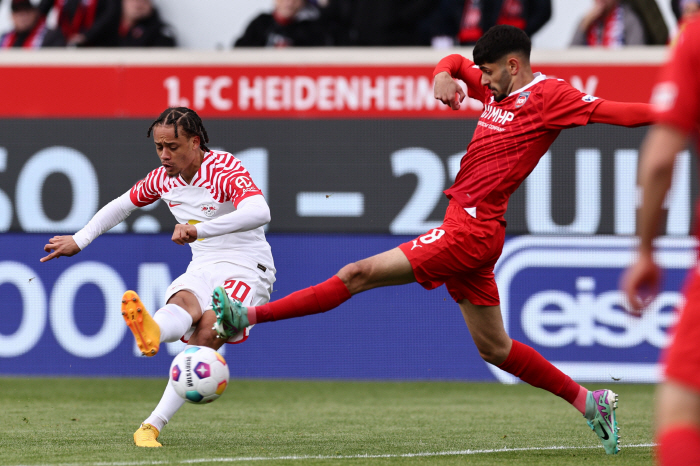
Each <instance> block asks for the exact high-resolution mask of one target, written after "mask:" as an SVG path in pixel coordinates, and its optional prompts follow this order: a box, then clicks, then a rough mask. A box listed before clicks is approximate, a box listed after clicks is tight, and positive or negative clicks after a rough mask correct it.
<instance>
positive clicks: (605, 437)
mask: <svg viewBox="0 0 700 466" xmlns="http://www.w3.org/2000/svg"><path fill="white" fill-rule="evenodd" d="M616 409H617V394H616V393H614V392H613V391H612V390H596V391H594V392H588V396H587V398H586V414H585V415H584V417H585V418H586V421H587V422H588V426H589V427H590V428H591V429H592V430H593V432H595V433H596V435H598V437H600V441H601V442H603V447H604V448H605V453H607V454H608V455H615V454H617V453H619V452H620V428H619V427H618V425H617V418H616V416H615V410H616Z"/></svg>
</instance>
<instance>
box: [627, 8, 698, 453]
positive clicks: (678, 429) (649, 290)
mask: <svg viewBox="0 0 700 466" xmlns="http://www.w3.org/2000/svg"><path fill="white" fill-rule="evenodd" d="M698 76H700V20H698V19H695V20H692V21H691V22H690V23H688V24H687V26H686V27H685V28H684V29H683V31H682V32H681V35H680V36H679V37H678V40H677V43H676V47H675V48H674V50H673V53H672V55H671V58H670V60H669V62H668V64H667V65H666V66H664V67H663V72H662V77H661V79H660V81H659V83H658V84H657V85H656V87H655V88H654V92H653V95H652V104H653V105H654V108H655V110H656V112H657V121H656V124H655V125H654V127H653V128H652V129H651V130H650V131H649V134H648V135H647V137H646V139H645V140H644V143H643V145H642V150H641V155H640V159H641V161H640V165H639V185H640V187H641V188H642V190H643V193H644V194H643V199H642V206H641V208H640V211H639V218H638V229H639V231H638V234H639V239H640V242H639V248H638V256H637V260H636V262H635V263H634V264H633V265H632V266H631V267H630V268H629V269H628V270H627V271H626V273H625V275H624V277H623V279H622V288H623V290H624V291H625V293H626V295H627V298H628V299H629V301H630V304H631V306H632V309H633V310H634V311H635V312H640V311H641V310H642V309H643V308H644V307H645V306H646V305H647V304H649V302H650V301H651V300H652V299H653V297H654V296H655V295H656V293H657V291H658V289H659V284H660V281H661V271H660V269H659V267H658V265H657V264H656V263H655V262H654V257H653V252H654V245H653V240H654V238H655V237H656V235H657V234H658V231H659V230H658V226H659V224H660V221H661V220H660V219H661V209H662V205H663V202H664V199H665V197H666V193H667V191H668V189H669V187H670V186H671V180H672V174H673V166H674V162H675V158H676V154H678V152H680V151H682V150H683V149H685V147H686V145H687V143H688V139H689V137H690V136H691V135H697V132H698V127H699V125H700V81H698V78H697V77H698ZM698 271H699V269H698V268H695V269H693V270H691V271H690V273H689V275H688V279H687V282H686V285H685V289H684V297H685V304H684V305H683V307H682V308H681V309H680V320H679V322H678V324H677V325H676V328H675V329H674V330H673V333H674V336H673V340H672V342H671V344H670V346H669V347H668V348H667V350H666V352H665V354H664V355H663V356H662V361H663V363H664V365H665V375H666V380H665V381H664V382H663V383H662V384H661V385H660V386H659V389H658V394H657V397H656V400H657V401H656V436H657V442H658V447H657V455H656V458H657V461H658V463H659V464H661V465H664V466H666V465H685V466H687V465H700V349H699V347H698V342H699V341H700V274H699V273H698Z"/></svg>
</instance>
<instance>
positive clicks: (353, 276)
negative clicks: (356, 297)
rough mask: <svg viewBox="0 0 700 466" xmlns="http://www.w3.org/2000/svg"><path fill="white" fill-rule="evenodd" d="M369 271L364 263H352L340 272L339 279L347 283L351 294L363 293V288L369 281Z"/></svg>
mask: <svg viewBox="0 0 700 466" xmlns="http://www.w3.org/2000/svg"><path fill="white" fill-rule="evenodd" d="M368 275H369V274H368V271H367V270H366V267H363V265H362V262H352V263H350V264H348V265H346V266H345V267H343V268H342V269H340V270H339V271H338V277H339V278H340V279H341V280H342V281H343V283H345V286H346V287H347V288H348V290H349V291H350V293H351V294H355V293H359V292H360V291H363V290H362V288H363V286H364V284H365V282H366V281H367V277H368Z"/></svg>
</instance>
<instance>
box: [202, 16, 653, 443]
mask: <svg viewBox="0 0 700 466" xmlns="http://www.w3.org/2000/svg"><path fill="white" fill-rule="evenodd" d="M530 49H531V44H530V39H529V38H528V37H527V35H526V34H525V33H524V32H523V31H522V30H521V29H518V28H516V27H513V26H506V25H499V26H495V27H493V28H491V29H490V30H489V31H488V32H487V33H486V34H484V35H483V36H482V37H481V38H480V39H479V41H478V42H477V44H476V46H475V47H474V51H473V53H474V61H471V60H468V59H467V58H465V57H462V56H461V55H450V56H448V57H445V58H443V59H442V60H441V61H440V62H439V63H438V65H437V67H436V68H435V71H434V76H435V86H434V93H435V98H436V99H438V100H440V101H441V102H443V103H445V104H447V105H449V106H450V107H451V108H452V109H454V110H456V109H458V108H459V107H460V103H461V102H462V101H463V99H464V98H465V97H466V94H465V93H464V91H463V90H462V87H461V86H460V85H459V84H458V83H457V82H455V78H456V79H460V80H462V81H463V82H465V83H466V85H467V89H468V93H469V96H470V97H472V98H475V99H478V100H480V101H481V102H483V104H484V112H483V113H482V115H481V116H480V118H479V121H478V123H477V127H476V129H475V131H474V135H473V136H472V139H471V142H470V143H469V146H468V148H467V153H466V154H465V155H464V157H463V158H462V160H461V164H460V170H459V172H458V174H457V177H456V178H455V182H454V184H453V185H452V187H450V188H449V189H448V190H446V191H445V194H446V195H447V197H448V198H449V199H450V204H449V207H448V212H447V215H446V216H445V222H444V224H443V225H442V226H440V227H439V228H437V229H434V230H431V231H428V232H426V233H425V234H424V235H421V236H419V237H418V238H416V239H415V240H412V241H410V242H408V243H406V244H403V245H401V246H399V247H397V248H394V249H391V250H389V251H386V252H383V253H381V254H378V255H376V256H373V257H370V258H367V259H363V260H360V261H358V262H354V263H352V264H348V265H346V266H345V267H343V268H342V269H340V271H339V272H338V273H337V274H336V275H334V276H333V277H331V278H330V279H329V280H327V281H325V282H323V283H320V284H318V285H315V286H312V287H309V288H306V289H304V290H301V291H297V292H295V293H292V294H291V295H289V296H286V297H284V298H282V299H279V300H277V301H274V302H272V303H268V304H265V305H261V306H255V307H247V308H246V307H245V306H243V305H241V304H240V303H238V302H235V301H233V302H226V301H224V302H223V303H222V305H220V306H218V308H216V309H215V312H216V313H217V327H218V328H219V327H220V328H224V329H230V330H231V331H234V330H236V329H238V328H242V327H245V326H246V325H249V324H253V323H262V322H268V321H273V320H281V319H288V318H292V317H300V316H305V315H310V314H316V313H319V312H325V311H328V310H330V309H333V308H335V307H337V306H339V305H341V304H342V303H343V302H345V301H346V300H348V299H349V298H350V297H351V296H352V295H354V294H357V293H361V292H363V291H367V290H370V289H372V288H377V287H381V286H391V285H403V284H406V283H412V282H416V281H417V282H419V283H421V284H422V285H423V286H424V287H426V288H435V287H436V286H439V285H440V284H442V283H445V285H446V286H447V288H448V290H449V291H450V293H451V295H452V297H453V298H455V300H456V301H457V304H458V305H459V308H460V310H461V312H462V315H463V317H464V320H465V322H466V324H467V327H469V333H470V335H471V337H472V339H473V340H474V343H475V344H476V347H477V349H478V350H479V354H480V355H481V357H482V358H483V359H484V360H485V361H486V362H488V363H490V364H493V365H495V366H497V367H499V368H500V369H502V370H504V371H506V372H509V373H511V374H513V375H515V376H517V377H519V378H520V379H521V380H523V381H525V382H527V383H529V384H530V385H533V386H535V387H539V388H542V389H544V390H548V391H549V392H551V393H554V394H555V395H558V396H560V397H562V398H563V399H564V400H566V401H567V402H569V403H571V404H572V405H573V406H574V407H575V408H576V409H577V410H578V411H579V412H580V413H581V414H583V415H584V416H585V419H586V421H587V423H588V425H589V427H590V428H591V429H593V431H594V432H595V433H596V434H597V435H598V437H599V438H600V439H601V441H602V443H603V446H604V447H605V451H606V452H607V453H609V454H614V453H617V452H618V451H619V436H618V427H617V421H616V417H615V407H616V406H617V395H616V394H615V393H613V392H612V391H611V390H596V391H588V390H587V389H586V388H584V387H582V386H580V385H579V384H577V383H576V382H574V381H573V380H572V379H571V378H570V377H569V376H567V375H566V374H564V373H563V372H561V371H560V370H559V369H557V368H556V367H554V366H553V365H552V364H551V363H550V362H548V361H547V360H546V359H545V358H544V357H543V356H542V355H541V354H539V353H538V352H537V351H535V350H534V349H533V348H531V347H529V346H527V345H525V344H523V343H520V342H518V341H515V340H512V339H511V338H510V337H509V336H508V334H507V333H506V330H505V328H504V325H503V318H502V316H501V308H500V306H499V301H498V291H497V289H496V284H495V281H494V277H493V265H494V264H495V262H496V260H497V259H498V256H499V255H500V254H501V249H502V247H503V241H504V238H505V220H504V214H505V211H506V207H507V205H508V199H509V197H510V195H511V194H512V193H513V192H514V191H515V190H516V189H517V188H518V186H519V185H520V184H521V183H522V182H523V180H524V179H525V178H526V177H527V175H528V174H529V173H530V172H531V171H532V170H533V169H534V168H535V166H536V165H537V163H538V161H539V159H540V158H541V157H542V156H543V155H544V154H545V153H546V152H547V150H548V148H549V146H550V145H551V144H552V142H554V140H555V139H556V138H557V136H558V135H559V132H560V131H561V130H562V129H565V128H571V127H575V126H582V125H586V124H588V123H609V124H616V125H621V126H641V125H646V124H650V123H651V121H652V120H651V106H650V105H649V104H643V103H621V102H611V101H607V100H603V99H598V98H597V97H594V96H591V95H587V94H584V93H582V92H580V91H578V90H576V89H574V88H573V87H571V86H570V85H569V84H567V83H566V82H564V81H563V80H558V79H548V78H547V77H546V76H544V75H542V74H540V73H533V72H532V69H531V68H530ZM227 335H228V332H222V333H220V336H222V337H227Z"/></svg>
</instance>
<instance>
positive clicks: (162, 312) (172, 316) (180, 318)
mask: <svg viewBox="0 0 700 466" xmlns="http://www.w3.org/2000/svg"><path fill="white" fill-rule="evenodd" d="M201 315H202V310H201V307H200V305H199V302H198V301H197V298H195V296H194V295H193V294H192V293H190V292H189V291H185V290H183V291H179V292H177V293H175V294H174V295H173V296H171V297H170V299H169V300H168V304H166V305H165V306H163V307H162V308H160V309H159V310H158V311H156V313H155V314H154V315H153V317H151V315H150V314H149V313H148V311H147V310H146V307H145V306H144V305H143V303H142V302H141V299H140V298H139V296H138V295H137V294H136V292H134V291H131V290H129V291H127V292H126V293H124V296H123V297H122V316H123V317H124V321H125V322H126V325H127V326H128V327H129V329H130V330H131V332H132V333H133V334H134V338H135V339H136V344H137V345H138V347H139V349H140V350H141V353H143V354H144V355H145V356H155V355H156V354H157V353H158V349H159V347H160V343H161V342H162V341H164V342H172V341H176V340H178V339H179V338H180V337H182V336H183V335H184V334H185V332H187V330H188V329H189V328H190V327H191V326H192V324H193V323H196V322H197V321H198V320H199V319H200V317H201Z"/></svg>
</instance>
